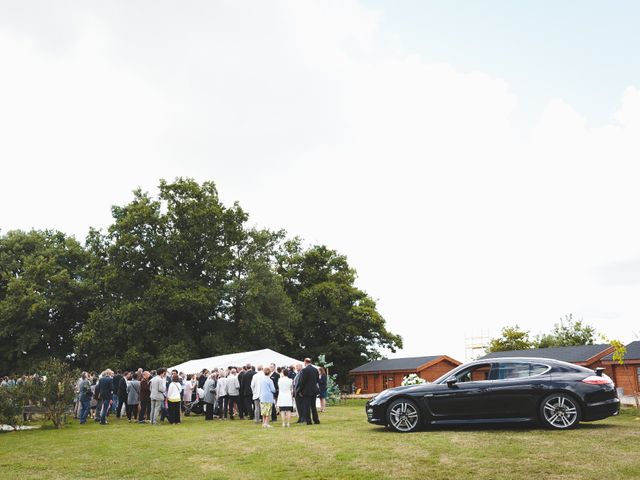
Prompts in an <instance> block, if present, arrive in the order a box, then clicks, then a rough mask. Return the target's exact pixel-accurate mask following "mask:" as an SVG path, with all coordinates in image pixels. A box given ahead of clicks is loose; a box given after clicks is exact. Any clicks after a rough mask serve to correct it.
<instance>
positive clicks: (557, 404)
mask: <svg viewBox="0 0 640 480" xmlns="http://www.w3.org/2000/svg"><path fill="white" fill-rule="evenodd" d="M542 411H543V415H544V418H545V420H546V421H547V423H548V424H549V425H550V426H552V427H553V428H569V427H571V426H573V425H574V424H575V423H576V422H577V420H578V407H577V406H576V404H575V403H574V401H573V400H572V399H570V398H569V397H567V396H566V395H554V396H551V397H549V398H548V399H547V401H546V402H545V403H544V406H543V407H542Z"/></svg>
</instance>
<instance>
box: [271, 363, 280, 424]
mask: <svg viewBox="0 0 640 480" xmlns="http://www.w3.org/2000/svg"><path fill="white" fill-rule="evenodd" d="M270 367H271V369H272V370H271V371H272V372H273V373H272V374H271V381H272V382H273V386H274V387H276V393H275V394H274V395H273V404H272V405H271V421H272V422H275V421H276V420H277V419H278V417H277V412H276V402H277V401H278V392H279V389H278V380H279V379H280V369H279V368H276V364H275V363H272V364H271V366H270Z"/></svg>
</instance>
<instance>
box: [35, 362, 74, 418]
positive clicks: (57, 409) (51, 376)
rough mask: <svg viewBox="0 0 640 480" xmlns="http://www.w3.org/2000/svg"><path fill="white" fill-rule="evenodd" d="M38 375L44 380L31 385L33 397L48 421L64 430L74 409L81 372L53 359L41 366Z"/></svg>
mask: <svg viewBox="0 0 640 480" xmlns="http://www.w3.org/2000/svg"><path fill="white" fill-rule="evenodd" d="M38 373H40V374H41V375H42V379H41V380H40V381H37V380H34V381H33V382H32V383H31V389H32V390H33V394H32V395H33V397H34V398H35V399H36V400H37V403H38V404H39V405H40V406H41V407H42V408H43V410H44V415H45V417H46V419H47V420H51V421H52V422H53V425H54V426H55V427H56V428H62V427H64V425H65V423H66V422H67V415H68V414H69V413H70V411H71V410H72V408H73V401H74V398H75V395H76V392H75V386H76V383H77V381H78V378H79V377H80V372H78V371H77V370H75V369H73V368H71V367H70V366H69V365H67V364H66V363H64V362H61V361H60V360H55V359H51V360H47V361H45V362H43V363H42V364H41V365H40V368H39V372H38Z"/></svg>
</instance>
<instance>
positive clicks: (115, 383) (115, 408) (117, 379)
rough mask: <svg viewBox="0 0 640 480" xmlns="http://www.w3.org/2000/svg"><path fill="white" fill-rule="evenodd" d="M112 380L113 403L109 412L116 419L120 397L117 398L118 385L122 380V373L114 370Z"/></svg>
mask: <svg viewBox="0 0 640 480" xmlns="http://www.w3.org/2000/svg"><path fill="white" fill-rule="evenodd" d="M112 377H113V378H112V380H113V397H112V399H113V402H111V411H112V412H113V413H115V414H116V416H117V417H118V418H120V415H117V414H118V412H119V408H120V407H121V405H120V397H118V385H120V380H122V371H121V370H120V369H118V370H116V374H115V375H112Z"/></svg>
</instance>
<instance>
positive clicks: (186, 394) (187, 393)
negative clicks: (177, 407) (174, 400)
mask: <svg viewBox="0 0 640 480" xmlns="http://www.w3.org/2000/svg"><path fill="white" fill-rule="evenodd" d="M195 383H196V382H195V381H194V380H193V376H192V375H187V380H186V381H185V382H184V390H183V391H182V401H183V405H184V408H186V407H187V405H189V404H190V403H191V397H192V396H193V388H194V387H195ZM183 410H184V409H183Z"/></svg>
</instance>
